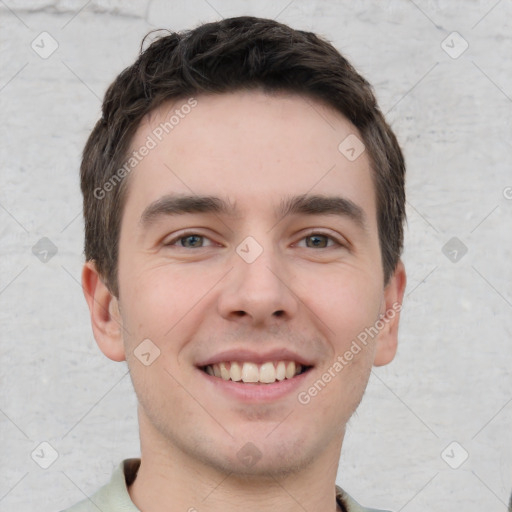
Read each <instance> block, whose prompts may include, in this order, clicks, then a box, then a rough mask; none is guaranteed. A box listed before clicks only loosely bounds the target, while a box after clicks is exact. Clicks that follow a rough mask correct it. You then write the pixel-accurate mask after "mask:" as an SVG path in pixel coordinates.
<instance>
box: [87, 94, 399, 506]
mask: <svg viewBox="0 0 512 512" xmlns="http://www.w3.org/2000/svg"><path fill="white" fill-rule="evenodd" d="M196 99H197V102H198V104H197V106H196V107H195V108H194V109H193V110H192V111H191V112H190V114H188V115H187V116H185V117H184V119H181V120H180V122H179V124H178V125H177V126H175V127H174V129H173V131H172V132H170V133H169V135H167V136H166V137H164V138H163V140H162V141H161V142H160V143H159V144H158V145H157V147H156V148H154V149H153V150H151V151H150V152H149V154H148V155H147V156H146V157H145V158H144V159H143V160H142V162H141V163H140V164H139V165H138V166H137V167H136V169H135V170H134V171H133V172H132V173H131V175H130V176H129V178H128V179H129V182H128V194H127V200H126V205H125V208H124V212H123V216H122V223H121V233H120V252H119V254H120V256H119V273H118V278H119V290H120V291H119V297H114V296H113V295H112V294H111V293H110V292H109V290H108V288H107V287H106V286H105V285H104V283H103V281H102V279H101V278H100V276H99V275H98V273H97V272H96V270H95V266H94V263H93V262H87V263H86V264H85V266H84V269H83V276H82V278H83V279H82V282H83V288H84V291H85V297H86V299H87V302H88V305H89V308H90V312H91V321H92V326H93V331H94V335H95V338H96V340H97V342H98V345H99V347H100V348H101V350H102V351H103V352H104V353H105V355H106V356H107V357H109V358H111V359H113V360H115V361H121V360H125V359H126V360H127V362H128V366H129V369H130V374H131V378H132V381H133V385H134V388H135V391H136V393H137V396H138V400H139V410H138V414H139V424H140V437H141V460H142V462H141V467H140V470H139V473H138V476H137V478H136V480H135V482H134V484H133V485H132V486H131V487H130V489H129V492H130V495H131V498H132V500H133V501H134V503H135V504H136V505H137V506H138V507H139V508H140V509H141V510H144V511H145V512H152V511H155V512H156V511H163V510H169V504H171V503H172V504H173V508H172V510H188V509H189V508H190V507H195V508H196V509H197V510H199V511H200V510H209V511H212V512H216V511H221V510H222V511H223V512H229V511H231V510H239V509H240V504H241V503H243V508H244V510H247V511H252V510H254V511H256V510H258V511H261V510H281V511H291V510H297V507H298V506H299V505H300V506H301V507H304V509H306V510H308V511H310V512H314V511H326V510H333V511H334V510H336V503H335V493H334V485H335V479H336V472H337V467H338V461H339V457H340V451H341V445H342V441H343V437H344V433H345V427H346V424H347V422H348V420H349V418H350V417H351V415H352V414H353V412H354V411H355V409H356V408H357V406H358V404H359V402H360V400H361V398H362V395H363V393H364V390H365V388H366V385H367V382H368V378H369V375H370V371H371V368H372V365H377V366H378V365H384V364H387V363H389V362H390V361H391V360H392V359H393V357H394V355H395V353H396V348H397V331H398V322H399V314H395V315H394V317H393V318H390V319H389V321H388V322H386V323H385V326H384V328H383V329H381V330H380V332H379V334H378V336H376V337H374V338H373V339H370V340H369V342H368V344H367V345H366V346H362V350H361V351H360V352H359V353H358V354H357V355H355V356H354V358H353V359H352V361H350V363H349V364H347V365H346V366H345V367H344V368H343V370H342V371H340V372H338V373H336V376H335V377H334V378H333V379H332V380H331V382H329V383H328V385H326V386H325V387H324V388H323V389H322V390H321V391H320V392H319V393H318V394H317V395H316V396H315V397H313V398H312V399H311V401H310V402H309V403H308V404H306V405H303V404H301V403H299V401H298V400H297V394H298V392H299V391H304V390H307V389H308V388H309V387H310V386H311V385H312V384H313V383H314V382H315V381H317V380H318V379H319V377H320V376H321V375H322V373H323V372H325V371H326V370H327V369H328V368H329V367H332V365H333V362H334V361H335V360H336V357H337V356H339V355H342V354H344V353H345V352H346V350H347V349H349V347H350V345H351V343H352V341H353V340H354V339H356V337H357V335H358V334H359V333H361V332H362V331H364V329H365V328H366V327H369V326H372V325H374V323H375V321H376V320H377V319H378V318H379V315H383V314H385V313H386V311H389V310H391V309H393V305H394V304H395V306H396V304H397V303H401V301H402V297H403V294H404V289H405V283H406V277H405V271H404V267H403V264H402V263H401V262H399V264H398V265H397V268H396V270H395V272H394V274H393V275H392V277H391V279H390V280H389V282H388V284H387V285H386V286H384V280H383V269H382V262H381V252H380V247H379V239H378V231H377V214H376V202H375V190H374V185H373V181H372V176H371V171H370V164H369V159H368V157H367V155H366V153H363V154H362V155H361V156H360V157H359V158H357V159H356V160H355V161H353V162H350V161H349V160H348V159H347V158H345V156H344V155H343V154H341V153H340V152H339V151H338V145H339V144H340V142H341V141H343V140H344V139H345V138H346V137H347V136H348V135H349V134H356V135H358V132H357V129H356V128H355V127H354V126H353V125H352V124H351V123H350V122H349V121H348V120H347V119H345V118H344V117H343V116H342V115H341V114H339V113H338V112H336V111H334V110H333V109H332V108H330V107H327V106H324V105H323V104H321V103H319V102H317V101H313V100H311V99H308V100H307V101H306V99H304V98H302V97H300V96H298V95H290V94H279V95H272V96H270V95H268V94H265V93H263V92H261V91H245V92H237V93H229V94H223V95H215V96H198V97H197V98H196ZM183 103H185V102H184V101H183V102H176V103H173V104H171V103H169V104H166V105H164V106H162V107H160V108H159V109H157V110H155V111H154V112H152V113H151V115H150V116H147V118H145V119H144V120H143V122H142V123H141V125H140V127H139V129H138V131H137V133H136V135H135V138H134V140H133V144H132V147H133V148H139V147H140V146H141V145H143V144H144V141H145V140H146V138H147V136H148V135H151V133H152V130H154V129H155V127H157V126H158V125H159V123H161V122H162V121H163V120H164V119H165V118H166V115H167V116H168V114H169V111H172V110H173V109H175V108H179V106H180V105H181V104H183ZM165 194H188V195H190V194H192V195H210V196H218V197H220V198H223V199H225V200H226V201H229V202H230V204H232V205H234V206H235V207H236V212H234V214H233V215H225V214H220V213H211V212H208V213H190V214H184V215H162V216H159V217H157V218H155V219H153V222H152V223H151V224H149V225H142V224H141V222H140V218H141V215H142V212H143V211H144V210H145V208H146V207H147V206H148V205H150V204H151V203H153V202H154V201H155V200H157V199H159V198H160V197H162V196H163V195H165ZM300 194H317V195H326V196H332V195H337V196H341V197H343V198H346V199H349V200H351V201H352V202H353V203H355V204H356V205H357V206H359V207H360V209H361V210H362V211H363V212H364V215H365V219H366V224H365V226H364V227H362V226H360V225H359V224H358V223H357V222H355V221H354V220H353V219H352V218H350V217H348V216H346V215H345V216H340V215H329V214H319V215H318V214H317V215H312V214H304V213H301V214H294V215H288V216H286V217H284V218H283V217H279V216H276V212H275V208H276V206H278V205H279V203H280V201H282V200H283V199H284V198H287V197H289V196H294V195H300ZM184 230H186V231H192V232H193V233H196V236H203V237H205V238H199V239H198V238H194V237H193V238H192V239H190V238H186V239H183V238H181V237H184V236H185V234H184ZM311 233H319V234H321V235H328V236H329V237H332V238H325V237H324V236H320V239H318V238H315V237H314V236H313V237H311ZM308 235H309V237H308ZM248 236H251V237H253V238H254V239H255V240H256V241H257V242H258V244H259V245H260V246H261V247H262V249H263V252H262V253H261V255H260V256H259V257H258V258H257V259H256V260H255V261H254V262H252V263H247V262H246V261H244V259H242V258H241V257H240V255H239V254H238V253H237V252H236V248H237V246H238V245H239V244H240V243H241V242H242V241H243V240H244V239H245V238H246V237H248ZM317 236H318V235H317ZM313 239H314V240H316V242H317V246H314V245H312V242H313ZM337 241H338V242H339V243H337ZM191 242H192V243H193V244H196V245H198V247H190V244H191ZM171 243H172V244H173V245H171ZM166 244H167V245H166ZM187 244H188V246H184V245H187ZM201 244H204V245H203V246H201ZM318 245H319V246H318ZM148 338H149V339H150V340H151V341H152V342H153V343H154V345H155V346H157V347H158V349H159V350H160V355H159V357H158V358H156V359H155V361H154V362H153V363H152V364H151V365H149V366H145V365H144V364H141V362H140V361H139V360H138V359H137V358H136V357H135V355H134V350H135V349H136V348H137V346H138V345H139V344H140V343H141V341H142V340H144V339H148ZM283 347H285V348H288V349H291V350H293V351H294V352H296V353H298V354H301V355H302V356H303V357H304V358H307V360H308V361H311V362H312V363H313V368H312V369H311V370H310V371H309V372H308V373H307V374H306V375H304V376H303V383H302V384H301V386H300V388H298V389H296V390H294V392H292V393H289V394H286V395H285V396H282V397H280V398H278V399H276V400H273V401H267V402H265V403H248V402H245V401H243V400H239V399H235V398H233V397H232V396H228V395H227V394H225V393H222V392H219V391H218V389H217V388H216V387H215V386H214V385H212V384H211V381H210V380H208V379H205V378H204V376H203V374H200V373H199V372H200V370H198V368H197V367H196V364H197V363H198V361H200V360H204V359H205V358H207V357H210V356H212V355H215V354H217V353H219V352H221V351H224V350H228V349H232V348H236V349H238V348H248V349H249V350H252V351H254V352H265V351H267V350H272V349H273V348H283ZM248 442H250V443H252V445H254V446H255V447H256V448H257V451H258V452H257V453H258V454H259V457H260V458H259V460H257V462H256V463H253V464H252V465H247V463H246V462H244V461H243V460H241V458H239V457H237V454H238V453H239V450H240V449H241V448H242V447H244V446H245V445H246V443H248ZM252 445H251V446H252ZM298 504H299V505H298Z"/></svg>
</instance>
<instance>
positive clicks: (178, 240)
mask: <svg viewBox="0 0 512 512" xmlns="http://www.w3.org/2000/svg"><path fill="white" fill-rule="evenodd" d="M205 241H207V242H208V243H206V244H205ZM164 245H165V246H177V247H183V248H185V249H197V248H201V247H207V246H209V245H213V243H212V241H211V240H210V239H209V238H208V237H206V236H203V235H199V234H198V233H182V234H181V235H180V236H179V237H175V238H173V239H171V240H169V241H168V242H166V243H165V244H164Z"/></svg>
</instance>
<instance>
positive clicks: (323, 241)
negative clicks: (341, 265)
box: [297, 233, 343, 249]
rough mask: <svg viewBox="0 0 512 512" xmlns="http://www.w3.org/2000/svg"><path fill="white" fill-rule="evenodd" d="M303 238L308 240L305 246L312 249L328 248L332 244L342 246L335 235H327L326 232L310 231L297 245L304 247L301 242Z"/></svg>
mask: <svg viewBox="0 0 512 512" xmlns="http://www.w3.org/2000/svg"><path fill="white" fill-rule="evenodd" d="M303 240H305V241H306V243H305V247H307V248H310V249H327V248H328V247H332V246H338V247H339V246H342V245H343V244H341V243H340V242H338V241H337V240H336V239H335V238H334V237H332V236H330V235H326V234H325V233H310V234H309V235H306V236H305V237H304V238H302V239H301V240H300V241H299V243H298V244H297V245H299V246H300V247H304V245H303V244H302V243H301V242H302V241H303Z"/></svg>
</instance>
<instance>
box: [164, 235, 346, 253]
mask: <svg viewBox="0 0 512 512" xmlns="http://www.w3.org/2000/svg"><path fill="white" fill-rule="evenodd" d="M189 236H198V237H201V238H203V239H208V240H210V241H212V240H211V239H210V238H209V237H207V236H206V235H201V234H200V233H197V232H196V231H187V232H185V233H180V234H179V235H178V236H176V237H174V238H172V239H171V240H169V241H168V242H166V243H165V244H164V246H166V247H172V246H173V245H175V244H176V243H177V242H180V241H181V240H182V239H184V238H188V237H189ZM312 236H325V237H327V238H328V242H327V243H329V241H332V242H334V244H332V245H327V247H320V249H328V248H329V247H333V246H338V247H346V246H347V244H346V243H343V242H341V241H340V240H338V239H337V238H336V237H334V236H332V235H330V234H329V233H324V232H322V231H310V232H309V233H306V234H305V235H304V236H303V237H302V238H301V239H300V240H299V242H300V241H302V240H304V239H306V238H309V237H312ZM210 246H211V245H208V246H206V247H210ZM180 248H181V249H190V247H183V246H181V247H180ZM204 248H205V247H197V249H204ZM305 248H306V249H312V247H305ZM192 249H194V248H193V247H192Z"/></svg>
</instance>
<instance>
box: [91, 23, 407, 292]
mask: <svg viewBox="0 0 512 512" xmlns="http://www.w3.org/2000/svg"><path fill="white" fill-rule="evenodd" d="M148 35H149V34H148ZM146 37H147V36H146ZM143 45H144V41H143V43H142V46H141V53H140V55H139V57H138V59H137V60H136V62H135V63H134V64H133V65H132V66H130V67H128V68H126V69H125V70H124V71H122V72H121V73H120V74H119V76H118V77H117V78H116V79H115V80H114V82H113V83H112V84H111V85H110V87H109V88H108V90H107V92H106V94H105V98H104V101H103V107H102V118H101V119H100V120H99V121H98V122H97V124H96V126H95V127H94V129H93V131H92V133H91V135H90V137H89V139H88V141H87V143H86V145H85V148H84V152H83V158H82V165H81V189H82V193H83V197H84V218H85V257H86V260H88V261H89V260H94V262H95V264H96V268H97V269H98V272H99V274H100V275H101V277H102V278H103V280H104V281H105V283H106V284H107V286H108V287H109V289H110V291H111V292H112V293H113V294H114V295H116V296H117V295H118V294H119V287H118V282H117V259H118V248H119V233H120V225H121V218H122V214H123V205H124V202H125V201H124V199H125V197H126V181H127V180H126V179H122V180H120V183H119V186H112V187H109V188H111V190H109V193H108V194H105V193H104V192H105V191H104V189H103V188H102V187H104V184H106V183H107V182H109V180H110V183H111V184H113V183H112V181H111V180H112V179H113V178H116V176H117V178H119V173H118V174H117V175H116V172H117V171H119V170H120V169H121V167H122V166H123V162H125V161H126V159H127V154H128V150H129V147H130V144H131V141H132V139H133V136H134V134H135V132H136V130H137V128H138V126H139V124H140V121H141V119H142V118H143V117H144V116H145V115H146V114H148V113H149V112H150V111H152V110H154V109H156V108H157V107H159V106H160V105H161V104H162V103H163V102H165V101H168V100H171V99H176V100H177V99H181V98H186V97H190V96H193V95H199V94H211V93H214V94H222V93H229V92H233V91H237V90H242V89H253V88H262V89H263V90H264V91H266V92H272V91H275V92H278V91H281V92H291V93H297V94H301V95H304V96H306V97H308V98H311V99H315V100H319V101H321V102H323V103H324V104H327V105H329V106H330V107H332V108H334V109H335V110H337V111H338V112H340V113H342V114H343V115H344V116H345V117H346V118H347V119H348V120H349V121H350V122H351V123H352V124H353V125H354V126H356V128H357V129H358V130H359V132H360V134H361V136H362V138H363V142H364V144H365V146H366V150H367V151H368V154H369V156H370V161H371V165H372V171H373V180H374V185H375V190H376V197H377V217H378V218H377V221H378V229H379V240H380V246H381V254H382V265H383V270H384V281H385V283H387V282H388V280H389V277H390V276H391V275H392V273H393V271H394V269H395V268H396V265H397V263H398V260H399V258H400V255H401V252H402V247H403V222H404V220H405V190H404V176H405V164H404V159H403V155H402V152H401V150H400V147H399V145H398V142H397V140H396V137H395V135H394V133H393V132H392V130H391V128H390V127H389V125H388V124H387V123H386V121H385V119H384V116H383V115H382V113H381V111H380V110H379V108H378V106H377V102H376V99H375V96H374V94H373V91H372V88H371V86H370V84H369V83H368V82H367V81H366V80H365V79H364V78H363V77H362V76H361V75H359V74H358V73H357V72H356V70H355V69H354V68H353V67H352V65H351V64H350V63H349V62H348V61H347V60H346V59H345V58H344V57H343V56H342V55H340V53H339V52H338V51H337V50H336V49H335V48H334V47H333V46H332V45H331V44H330V43H328V42H327V41H325V40H323V39H322V38H320V37H319V36H317V35H316V34H313V33H311V32H304V31H301V30H294V29H292V28H290V27H288V26H287V25H284V24H282V23H278V22H276V21H274V20H270V19H262V18H255V17H250V16H242V17H235V18H229V19H224V20H222V21H217V22H213V23H206V24H203V25H201V26H199V27H197V28H195V29H193V30H189V31H185V32H180V33H168V32H166V35H165V36H161V37H159V38H158V39H156V40H155V41H153V42H152V43H151V44H150V45H149V46H148V47H147V48H146V49H145V50H143ZM340 142H341V141H340ZM100 190H103V194H99V193H98V191H100Z"/></svg>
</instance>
